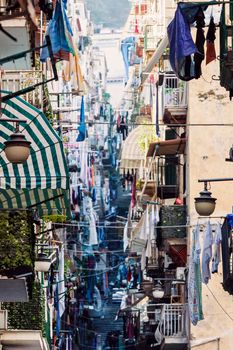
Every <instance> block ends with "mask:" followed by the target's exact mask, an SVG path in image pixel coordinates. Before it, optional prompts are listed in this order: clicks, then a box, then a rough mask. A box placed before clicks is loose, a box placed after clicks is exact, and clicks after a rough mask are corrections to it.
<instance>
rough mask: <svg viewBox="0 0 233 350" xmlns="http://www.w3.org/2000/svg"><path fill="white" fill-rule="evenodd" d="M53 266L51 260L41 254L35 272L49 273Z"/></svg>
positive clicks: (36, 262)
mask: <svg viewBox="0 0 233 350" xmlns="http://www.w3.org/2000/svg"><path fill="white" fill-rule="evenodd" d="M50 265H51V259H50V258H49V257H48V256H47V254H45V253H44V252H40V253H38V255H37V258H36V260H35V270H36V271H38V272H48V271H49V269H50Z"/></svg>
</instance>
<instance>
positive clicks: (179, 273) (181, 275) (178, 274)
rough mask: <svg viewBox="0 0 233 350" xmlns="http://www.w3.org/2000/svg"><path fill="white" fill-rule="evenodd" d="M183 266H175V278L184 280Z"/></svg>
mask: <svg viewBox="0 0 233 350" xmlns="http://www.w3.org/2000/svg"><path fill="white" fill-rule="evenodd" d="M185 269H186V268H185V267H177V269H176V279H178V280H182V281H185Z"/></svg>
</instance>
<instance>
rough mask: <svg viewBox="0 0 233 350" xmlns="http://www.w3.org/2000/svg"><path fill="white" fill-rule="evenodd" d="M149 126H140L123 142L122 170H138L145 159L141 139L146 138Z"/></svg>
mask: <svg viewBox="0 0 233 350" xmlns="http://www.w3.org/2000/svg"><path fill="white" fill-rule="evenodd" d="M145 127H146V128H145ZM147 128H148V125H146V124H145V125H140V126H138V127H137V128H135V129H134V130H133V131H131V132H130V133H129V135H128V137H127V138H126V140H125V141H124V142H123V145H122V152H121V163H120V168H121V169H138V168H140V166H141V163H142V161H143V160H144V159H145V152H144V151H143V150H142V149H141V148H140V145H139V142H140V138H141V137H143V136H144V137H145V138H146V132H147Z"/></svg>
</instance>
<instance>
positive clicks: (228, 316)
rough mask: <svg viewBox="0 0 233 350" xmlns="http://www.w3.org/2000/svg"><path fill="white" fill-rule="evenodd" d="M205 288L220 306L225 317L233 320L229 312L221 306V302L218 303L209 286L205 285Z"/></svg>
mask: <svg viewBox="0 0 233 350" xmlns="http://www.w3.org/2000/svg"><path fill="white" fill-rule="evenodd" d="M206 287H207V289H208V290H209V292H210V293H211V295H212V296H213V298H214V300H215V301H216V303H217V304H218V305H219V306H220V308H221V309H222V310H223V312H224V313H225V314H226V315H227V317H228V318H229V319H230V320H231V321H232V322H233V317H231V316H230V315H229V313H228V312H227V311H226V310H225V309H224V307H223V306H222V304H220V302H219V300H218V299H217V298H216V296H215V295H214V293H213V292H212V290H211V289H210V288H209V286H206Z"/></svg>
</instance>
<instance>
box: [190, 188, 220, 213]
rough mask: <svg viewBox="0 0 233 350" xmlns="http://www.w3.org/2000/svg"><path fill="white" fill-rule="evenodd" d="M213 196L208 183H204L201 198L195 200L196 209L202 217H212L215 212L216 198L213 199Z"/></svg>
mask: <svg viewBox="0 0 233 350" xmlns="http://www.w3.org/2000/svg"><path fill="white" fill-rule="evenodd" d="M211 194H212V193H211V192H209V191H208V189H207V181H204V190H203V191H201V192H200V197H196V198H195V209H196V212H197V213H198V214H199V215H200V216H210V215H211V214H212V213H213V212H214V209H215V202H216V198H212V197H211Z"/></svg>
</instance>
